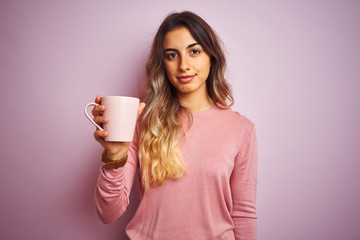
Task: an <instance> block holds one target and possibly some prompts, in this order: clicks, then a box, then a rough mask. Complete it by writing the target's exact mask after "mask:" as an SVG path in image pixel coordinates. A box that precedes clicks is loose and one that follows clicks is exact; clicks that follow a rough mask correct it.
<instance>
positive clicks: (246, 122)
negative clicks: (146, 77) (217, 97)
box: [216, 107, 255, 129]
mask: <svg viewBox="0 0 360 240" xmlns="http://www.w3.org/2000/svg"><path fill="white" fill-rule="evenodd" d="M216 112H217V114H218V116H217V117H220V118H222V119H223V121H226V122H228V123H229V124H231V125H236V126H241V127H242V128H249V129H252V128H253V127H254V125H255V124H254V122H253V121H252V120H250V119H249V118H248V117H247V116H245V115H244V114H242V113H240V112H238V111H235V110H233V109H231V108H221V107H216Z"/></svg>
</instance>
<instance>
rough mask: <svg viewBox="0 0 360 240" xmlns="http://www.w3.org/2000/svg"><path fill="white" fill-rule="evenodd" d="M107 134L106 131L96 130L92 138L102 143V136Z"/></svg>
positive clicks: (103, 141)
mask: <svg viewBox="0 0 360 240" xmlns="http://www.w3.org/2000/svg"><path fill="white" fill-rule="evenodd" d="M106 136H107V132H106V131H101V130H96V131H95V132H94V138H95V140H96V141H98V142H99V143H101V144H103V143H105V140H104V137H106Z"/></svg>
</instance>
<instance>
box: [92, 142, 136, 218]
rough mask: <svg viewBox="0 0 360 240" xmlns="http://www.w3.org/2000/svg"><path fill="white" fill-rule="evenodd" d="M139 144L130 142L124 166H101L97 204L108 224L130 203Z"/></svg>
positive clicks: (101, 216) (97, 186) (96, 197)
mask: <svg viewBox="0 0 360 240" xmlns="http://www.w3.org/2000/svg"><path fill="white" fill-rule="evenodd" d="M137 159H138V157H137V145H136V143H135V142H133V143H131V144H130V147H129V151H128V161H127V163H126V164H125V166H124V167H120V168H118V169H112V170H106V169H104V168H100V175H99V178H98V182H97V185H96V190H95V205H96V210H97V212H98V215H99V217H100V219H101V220H102V221H103V223H105V224H108V223H111V222H113V221H114V220H116V219H117V218H119V217H120V216H121V215H122V214H123V213H124V212H125V210H126V207H127V206H128V205H129V195H130V191H131V188H132V185H133V182H134V177H135V174H136V168H137V161H138V160H137Z"/></svg>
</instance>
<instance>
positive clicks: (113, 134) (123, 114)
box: [84, 96, 139, 142]
mask: <svg viewBox="0 0 360 240" xmlns="http://www.w3.org/2000/svg"><path fill="white" fill-rule="evenodd" d="M97 105H99V104H97V103H89V104H88V105H86V107H85V110H84V112H85V115H86V117H87V118H88V119H89V120H90V121H91V122H92V123H93V124H94V125H95V126H96V127H97V128H98V129H100V130H102V131H103V130H105V131H107V132H108V135H107V136H106V137H105V141H107V142H131V141H132V140H133V135H134V130H135V125H136V118H137V112H138V108H139V99H138V98H134V97H124V96H105V97H102V98H101V105H105V111H104V112H103V116H104V117H106V118H107V119H109V121H108V122H107V123H106V124H103V127H104V128H102V127H100V126H99V125H98V124H96V123H95V122H94V120H93V119H92V118H91V117H90V116H89V114H88V113H87V109H88V108H89V107H90V106H97Z"/></svg>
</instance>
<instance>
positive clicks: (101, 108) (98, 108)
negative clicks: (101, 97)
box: [91, 105, 105, 117]
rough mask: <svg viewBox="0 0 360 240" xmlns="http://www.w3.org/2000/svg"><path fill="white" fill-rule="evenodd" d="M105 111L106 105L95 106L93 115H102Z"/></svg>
mask: <svg viewBox="0 0 360 240" xmlns="http://www.w3.org/2000/svg"><path fill="white" fill-rule="evenodd" d="M104 111H105V105H98V106H95V107H94V108H93V110H92V112H91V113H92V115H93V116H95V117H96V116H100V115H101V114H102V113H103V112H104Z"/></svg>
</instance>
